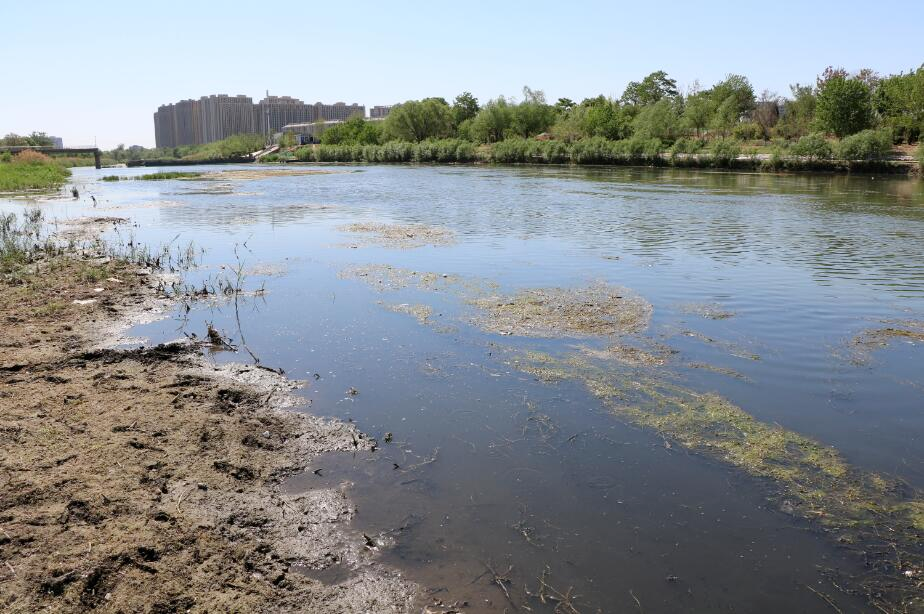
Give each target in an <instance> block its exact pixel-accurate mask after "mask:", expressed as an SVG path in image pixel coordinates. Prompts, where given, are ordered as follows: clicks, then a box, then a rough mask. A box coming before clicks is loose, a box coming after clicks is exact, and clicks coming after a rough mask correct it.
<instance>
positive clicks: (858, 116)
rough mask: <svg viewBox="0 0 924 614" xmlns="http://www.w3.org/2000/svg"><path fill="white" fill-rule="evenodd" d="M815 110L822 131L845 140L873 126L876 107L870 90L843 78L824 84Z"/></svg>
mask: <svg viewBox="0 0 924 614" xmlns="http://www.w3.org/2000/svg"><path fill="white" fill-rule="evenodd" d="M817 98H818V100H817V103H816V108H815V121H816V123H817V125H818V128H819V129H821V130H824V131H826V132H832V133H834V134H835V135H837V136H838V137H841V138H842V137H845V136H848V135H850V134H854V133H856V132H860V131H861V130H865V129H866V128H869V127H870V126H871V125H872V120H873V104H872V94H871V92H870V88H869V86H868V85H867V84H866V83H864V82H863V81H861V80H860V79H856V78H850V77H845V76H844V75H842V74H835V75H832V76H829V77H828V78H826V79H824V80H823V81H821V82H820V86H819V88H818V94H817Z"/></svg>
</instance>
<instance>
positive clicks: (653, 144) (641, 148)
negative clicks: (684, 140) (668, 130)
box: [615, 136, 664, 160]
mask: <svg viewBox="0 0 924 614" xmlns="http://www.w3.org/2000/svg"><path fill="white" fill-rule="evenodd" d="M615 147H616V151H617V152H619V154H620V155H622V156H625V157H627V158H630V159H632V160H647V159H651V158H656V157H657V156H658V154H660V153H661V150H662V149H663V148H664V147H663V145H662V144H661V140H660V139H656V138H643V137H639V136H633V137H632V138H630V139H623V140H621V141H616V143H615Z"/></svg>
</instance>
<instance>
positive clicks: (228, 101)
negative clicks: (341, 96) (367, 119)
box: [154, 92, 366, 147]
mask: <svg viewBox="0 0 924 614" xmlns="http://www.w3.org/2000/svg"><path fill="white" fill-rule="evenodd" d="M365 114H366V107H365V106H363V105H360V104H355V103H354V104H350V105H348V104H345V103H343V102H337V103H334V104H324V103H321V102H316V103H315V104H312V105H309V104H305V103H304V102H302V101H301V100H298V99H297V98H292V97H290V96H270V95H269V92H267V95H266V98H264V99H263V100H261V101H260V102H259V103H257V104H254V103H253V99H251V98H250V97H249V96H243V95H238V96H227V95H225V94H218V95H213V96H203V97H202V98H200V99H199V100H181V101H180V102H177V103H175V104H167V105H161V106H160V107H158V109H157V112H156V113H154V141H155V143H156V144H157V147H178V146H180V145H199V144H202V143H211V142H212V141H220V140H221V139H223V138H226V137H229V136H231V135H233V134H242V133H260V134H265V135H267V136H271V135H273V134H276V133H277V132H280V131H281V130H282V127H283V126H285V125H286V124H295V123H304V122H315V121H343V120H347V119H350V118H351V117H354V116H357V115H358V116H365Z"/></svg>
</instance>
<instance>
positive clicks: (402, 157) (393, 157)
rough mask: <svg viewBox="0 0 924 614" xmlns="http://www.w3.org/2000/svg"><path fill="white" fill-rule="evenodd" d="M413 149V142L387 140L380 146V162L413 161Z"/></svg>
mask: <svg viewBox="0 0 924 614" xmlns="http://www.w3.org/2000/svg"><path fill="white" fill-rule="evenodd" d="M415 149H416V147H415V146H414V144H413V143H408V142H405V141H388V142H387V143H385V144H384V145H383V146H382V153H381V157H382V160H381V161H382V162H413V161H414V155H415Z"/></svg>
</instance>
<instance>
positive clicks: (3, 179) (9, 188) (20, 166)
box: [0, 151, 71, 192]
mask: <svg viewBox="0 0 924 614" xmlns="http://www.w3.org/2000/svg"><path fill="white" fill-rule="evenodd" d="M70 175H71V172H70V171H69V170H68V169H66V168H64V167H63V166H61V165H60V164H58V163H57V162H55V161H54V160H53V159H51V158H49V157H48V156H46V155H44V154H41V153H38V152H34V151H23V152H21V153H18V154H16V155H15V156H11V155H10V154H9V153H4V154H2V155H0V192H19V191H26V190H50V189H54V188H58V187H60V186H62V185H64V182H66V181H67V179H68V177H70Z"/></svg>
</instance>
